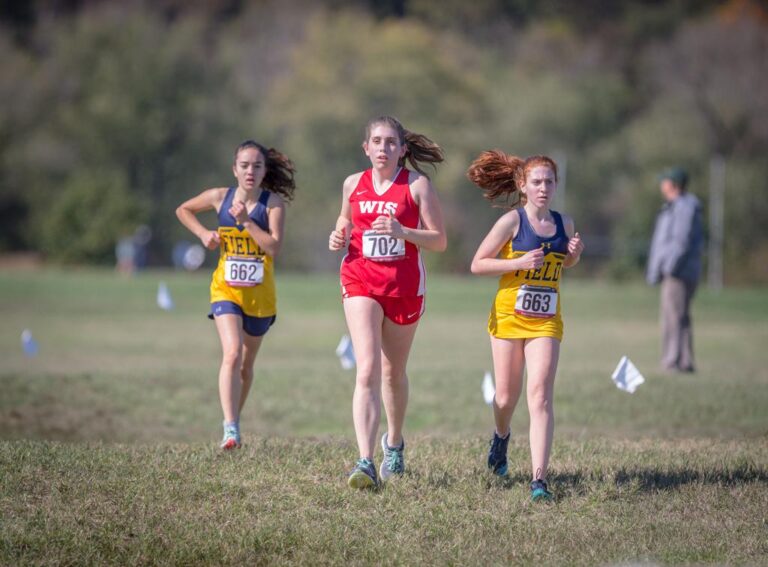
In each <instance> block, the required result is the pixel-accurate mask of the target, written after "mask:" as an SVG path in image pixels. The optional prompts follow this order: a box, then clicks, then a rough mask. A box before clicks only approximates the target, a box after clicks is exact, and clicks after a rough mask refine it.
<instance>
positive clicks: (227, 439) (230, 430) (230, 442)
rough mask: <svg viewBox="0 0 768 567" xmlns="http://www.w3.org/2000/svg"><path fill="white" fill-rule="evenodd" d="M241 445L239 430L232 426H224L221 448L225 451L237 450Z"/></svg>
mask: <svg viewBox="0 0 768 567" xmlns="http://www.w3.org/2000/svg"><path fill="white" fill-rule="evenodd" d="M241 445H242V443H241V440H240V428H239V427H238V426H237V425H233V424H224V438H223V439H222V440H221V444H220V445H219V447H221V448H222V449H223V450H225V451H229V450H231V449H239V448H240V447H241Z"/></svg>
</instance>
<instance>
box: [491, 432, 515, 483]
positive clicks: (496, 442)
mask: <svg viewBox="0 0 768 567" xmlns="http://www.w3.org/2000/svg"><path fill="white" fill-rule="evenodd" d="M510 437H512V433H511V432H510V433H507V436H506V437H504V438H501V437H499V436H498V434H497V433H496V432H495V431H494V432H493V439H492V440H491V448H490V449H489V450H488V468H489V469H491V470H492V471H493V474H495V475H498V476H507V445H509V439H510Z"/></svg>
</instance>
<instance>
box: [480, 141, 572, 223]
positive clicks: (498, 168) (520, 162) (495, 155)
mask: <svg viewBox="0 0 768 567" xmlns="http://www.w3.org/2000/svg"><path fill="white" fill-rule="evenodd" d="M539 165H541V166H545V167H548V168H550V169H551V170H552V172H553V173H554V174H555V181H557V164H556V163H555V162H554V160H552V158H550V157H547V156H531V157H528V158H525V159H523V158H520V157H517V156H513V155H509V154H506V153H504V152H502V151H501V150H488V151H485V152H482V153H481V154H480V155H479V156H477V158H475V160H474V161H473V162H472V163H471V164H470V165H469V168H468V169H467V177H468V178H469V180H470V181H471V182H472V183H474V184H475V185H477V186H478V187H480V189H482V190H483V197H485V198H486V199H488V200H489V201H491V202H492V203H493V202H496V201H497V200H500V199H502V198H503V199H504V201H505V202H504V204H503V205H502V206H506V207H509V208H511V209H514V208H515V207H518V206H520V205H525V202H526V197H525V195H524V194H523V192H522V191H521V190H520V188H521V187H522V186H523V185H525V181H526V176H527V174H528V171H529V170H530V169H531V168H533V167H536V166H539Z"/></svg>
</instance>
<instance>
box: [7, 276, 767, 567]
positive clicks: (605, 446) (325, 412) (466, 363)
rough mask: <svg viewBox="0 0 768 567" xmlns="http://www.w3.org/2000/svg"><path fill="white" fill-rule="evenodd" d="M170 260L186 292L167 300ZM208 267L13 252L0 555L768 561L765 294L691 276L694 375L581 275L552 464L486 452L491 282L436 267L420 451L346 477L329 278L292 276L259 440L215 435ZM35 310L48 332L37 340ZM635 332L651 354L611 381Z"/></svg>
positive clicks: (253, 407)
mask: <svg viewBox="0 0 768 567" xmlns="http://www.w3.org/2000/svg"><path fill="white" fill-rule="evenodd" d="M160 280H165V281H166V282H168V284H169V286H170V289H171V292H172V294H173V298H174V300H175V302H176V309H175V310H174V311H172V312H163V311H161V310H159V309H158V308H157V307H156V305H155V294H156V291H157V285H158V282H159V281H160ZM207 285H208V281H207V276H206V275H204V274H200V275H198V274H195V275H188V274H176V273H170V272H167V273H145V274H142V275H140V276H138V277H134V278H121V277H119V276H117V275H115V274H113V273H111V272H107V271H98V270H82V271H57V270H46V271H42V272H34V271H19V272H4V273H2V274H0V314H2V325H0V385H1V386H2V392H3V394H2V396H0V564H8V565H17V564H158V563H159V564H217V565H218V564H272V563H281V564H282V563H286V562H289V561H296V562H299V563H302V564H306V563H311V564H339V563H347V564H363V563H393V564H418V563H427V564H465V565H474V564H481V563H489V564H511V563H523V564H533V563H546V564H551V563H556V564H615V563H626V562H651V563H662V564H676V565H677V564H765V563H767V562H768V543H766V542H768V523H767V520H766V510H768V417H766V415H768V388H766V386H768V354H767V353H766V345H768V326H767V325H766V324H765V321H766V320H768V291H765V290H756V289H752V290H750V289H741V290H726V291H725V292H723V293H721V294H713V293H710V292H708V291H707V290H701V292H700V293H699V296H698V297H697V298H696V299H695V302H694V330H695V346H696V351H697V363H698V370H699V371H698V372H697V374H695V375H685V376H668V375H664V374H661V373H659V372H657V370H656V367H657V358H658V350H659V345H658V343H659V339H658V327H657V296H656V291H657V290H653V289H648V288H645V287H643V286H640V285H623V286H614V285H609V284H605V283H592V282H586V281H570V280H567V281H566V283H565V285H564V314H565V323H566V328H565V340H564V343H563V348H562V354H561V363H560V369H559V372H558V378H557V385H556V397H555V409H556V415H557V425H556V431H555V446H554V450H553V457H552V471H551V473H550V478H551V481H552V485H553V487H554V489H555V491H556V493H557V494H558V502H557V503H556V504H555V505H553V506H532V505H531V504H530V503H529V501H528V497H527V480H528V474H529V473H528V466H529V454H528V446H527V440H526V429H527V412H526V409H525V403H524V400H523V401H521V405H520V407H519V408H518V411H517V413H516V415H515V418H514V420H513V432H514V439H513V442H512V445H511V448H510V457H511V458H510V462H511V467H510V468H511V478H510V479H509V480H507V481H500V480H497V479H494V478H490V477H489V476H488V475H487V473H486V472H485V471H484V469H483V461H484V456H485V451H486V448H487V439H486V438H487V437H488V435H489V433H490V430H491V427H492V421H491V415H490V410H489V408H488V406H486V405H485V404H483V402H482V396H481V393H480V383H481V379H482V376H483V372H484V371H485V370H490V369H491V363H490V350H489V346H488V339H487V335H486V333H485V321H486V317H487V310H488V307H489V305H490V301H491V298H492V295H493V291H494V288H495V282H494V281H493V280H492V279H481V278H456V277H435V276H432V277H430V281H429V295H428V299H427V314H426V315H425V318H424V319H423V322H422V324H421V326H420V328H419V331H418V333H417V337H416V343H415V346H414V350H413V353H412V356H411V360H410V364H409V376H410V378H411V404H410V407H409V413H408V419H407V423H406V435H407V439H408V443H409V444H408V451H407V465H408V468H409V472H408V474H407V475H406V477H405V478H403V479H401V481H400V482H398V483H396V484H392V485H391V486H389V487H387V488H386V489H384V490H381V491H379V492H376V493H363V494H360V493H355V492H352V491H350V490H348V489H347V488H346V486H345V483H344V480H345V473H346V471H347V470H348V469H349V468H350V467H351V466H352V464H353V461H354V458H355V456H356V455H355V453H356V451H355V447H354V435H353V430H352V424H351V395H352V389H353V382H354V375H353V373H351V372H349V371H344V370H342V369H341V368H340V366H339V363H338V360H337V359H336V357H335V355H334V349H335V347H336V344H337V342H338V340H339V338H340V336H341V335H342V334H343V333H344V331H345V326H344V320H343V315H342V311H341V305H340V301H339V294H338V284H337V280H336V278H334V277H333V276H328V275H306V274H302V275H286V274H280V275H279V276H278V292H279V317H278V322H277V324H276V325H275V327H274V328H273V329H272V330H271V331H270V333H269V334H268V335H267V338H266V339H265V343H264V346H263V349H262V352H261V353H260V355H259V358H258V360H257V364H256V383H255V385H254V389H253V391H252V397H251V398H250V399H249V402H248V405H247V406H246V410H245V413H244V416H243V429H244V434H245V435H246V438H245V441H246V446H245V448H244V449H243V450H241V451H239V452H237V453H236V454H233V455H222V454H220V453H219V452H218V451H217V450H216V449H215V443H216V441H217V440H218V438H219V435H220V420H221V411H220V408H219V404H218V399H217V389H216V373H217V369H218V364H219V356H220V354H219V346H218V339H217V337H216V333H215V330H214V328H213V324H212V323H211V322H210V321H208V320H207V319H206V318H205V314H206V313H207V311H206V307H207ZM23 328H30V329H32V331H33V333H34V335H35V337H36V338H37V340H38V341H39V343H40V354H39V355H38V356H37V357H35V358H31V359H30V358H26V357H24V356H23V354H22V353H21V349H20V345H19V335H20V333H21V330H22V329H23ZM624 354H627V355H629V356H630V357H631V358H632V360H633V361H634V362H635V364H636V365H637V366H638V367H639V368H640V369H641V371H642V372H643V373H644V374H645V376H646V379H647V381H646V383H645V384H644V385H642V386H641V387H640V388H639V390H638V391H637V392H636V393H635V394H633V395H629V394H626V393H623V392H621V391H619V390H617V389H616V388H615V387H614V386H613V384H612V382H611V380H610V374H611V372H612V371H613V369H614V367H615V366H616V363H617V362H618V360H619V358H620V357H621V356H622V355H624Z"/></svg>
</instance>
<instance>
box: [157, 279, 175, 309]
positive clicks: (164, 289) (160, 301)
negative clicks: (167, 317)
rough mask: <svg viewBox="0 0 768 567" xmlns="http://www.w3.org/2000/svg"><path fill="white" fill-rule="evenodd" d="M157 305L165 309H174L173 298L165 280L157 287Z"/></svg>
mask: <svg viewBox="0 0 768 567" xmlns="http://www.w3.org/2000/svg"><path fill="white" fill-rule="evenodd" d="M157 306H158V307H159V308H160V309H163V310H165V311H170V310H171V309H173V298H172V297H171V292H170V291H169V290H168V286H167V285H165V282H160V285H159V286H158V288H157Z"/></svg>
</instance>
